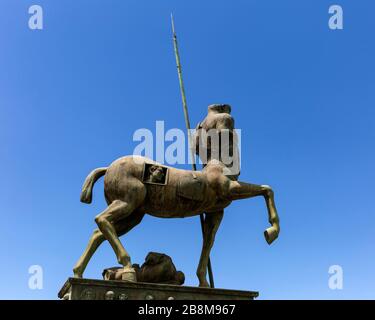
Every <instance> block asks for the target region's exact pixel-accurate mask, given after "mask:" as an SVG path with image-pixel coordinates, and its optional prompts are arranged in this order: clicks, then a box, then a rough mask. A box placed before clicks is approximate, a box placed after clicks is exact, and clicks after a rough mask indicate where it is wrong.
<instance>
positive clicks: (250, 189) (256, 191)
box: [228, 181, 280, 244]
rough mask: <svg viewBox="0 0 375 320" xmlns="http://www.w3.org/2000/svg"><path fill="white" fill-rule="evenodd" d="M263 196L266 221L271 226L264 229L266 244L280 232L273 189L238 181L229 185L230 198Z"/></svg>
mask: <svg viewBox="0 0 375 320" xmlns="http://www.w3.org/2000/svg"><path fill="white" fill-rule="evenodd" d="M258 196H263V197H264V199H265V200H266V204H267V210H268V221H269V223H270V224H271V227H269V228H267V229H266V230H265V231H264V236H265V238H266V241H267V243H268V244H271V243H272V242H273V241H274V240H276V238H277V237H278V235H279V233H280V224H279V216H278V214H277V210H276V205H275V200H274V194H273V190H272V188H271V187H270V186H268V185H257V184H251V183H245V182H239V181H232V182H231V184H230V187H229V196H228V198H229V199H230V200H238V199H246V198H251V197H258Z"/></svg>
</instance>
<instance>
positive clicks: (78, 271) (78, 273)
mask: <svg viewBox="0 0 375 320" xmlns="http://www.w3.org/2000/svg"><path fill="white" fill-rule="evenodd" d="M104 240H105V238H104V236H103V234H102V233H101V232H100V230H99V229H95V230H94V233H93V234H92V236H91V238H90V240H89V244H88V245H87V248H86V250H85V252H84V253H83V254H82V256H81V257H80V258H79V260H78V262H77V263H76V265H75V266H74V268H73V273H74V277H75V278H82V275H83V272H84V271H85V269H86V266H87V264H88V263H89V261H90V259H91V257H92V256H93V254H94V253H95V251H96V249H98V247H99V246H100V244H101V243H102V242H103V241H104Z"/></svg>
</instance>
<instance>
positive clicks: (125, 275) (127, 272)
mask: <svg viewBox="0 0 375 320" xmlns="http://www.w3.org/2000/svg"><path fill="white" fill-rule="evenodd" d="M121 280H122V281H128V282H137V275H136V273H135V270H134V268H129V267H125V268H123V269H122V270H121Z"/></svg>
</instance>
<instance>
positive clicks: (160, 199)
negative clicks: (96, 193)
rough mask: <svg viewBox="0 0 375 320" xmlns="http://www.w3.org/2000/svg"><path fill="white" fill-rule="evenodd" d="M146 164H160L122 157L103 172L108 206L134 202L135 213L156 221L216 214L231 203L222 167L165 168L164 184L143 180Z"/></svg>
mask: <svg viewBox="0 0 375 320" xmlns="http://www.w3.org/2000/svg"><path fill="white" fill-rule="evenodd" d="M145 163H148V164H152V165H160V164H158V163H157V162H154V161H152V160H150V159H148V158H145V157H140V156H125V157H122V158H120V159H117V160H116V161H114V162H113V163H112V164H111V165H110V166H109V167H108V168H107V170H106V173H105V177H104V193H105V197H106V200H107V203H108V205H110V204H111V203H112V202H113V201H115V200H122V201H125V202H132V203H136V205H135V207H136V209H137V210H138V211H141V212H144V213H146V214H149V215H152V216H155V217H159V218H184V217H190V216H195V215H199V214H200V213H202V212H207V213H209V212H216V211H218V210H220V209H224V208H225V207H227V206H228V205H229V204H230V203H231V201H230V200H229V199H228V198H227V197H226V195H227V194H228V192H229V184H230V179H229V178H228V177H227V176H225V175H224V174H223V166H222V165H221V164H220V163H213V164H212V165H208V166H206V167H205V168H204V169H203V170H202V171H191V170H182V169H176V168H173V167H169V166H163V167H165V168H167V170H168V174H167V178H166V179H167V181H166V184H165V185H158V184H147V183H145V182H144V181H143V175H144V167H145V166H144V165H145Z"/></svg>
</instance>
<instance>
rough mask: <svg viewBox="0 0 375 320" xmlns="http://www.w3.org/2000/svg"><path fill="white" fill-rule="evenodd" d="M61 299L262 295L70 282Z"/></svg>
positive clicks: (66, 283) (127, 283)
mask: <svg viewBox="0 0 375 320" xmlns="http://www.w3.org/2000/svg"><path fill="white" fill-rule="evenodd" d="M58 296H59V298H60V299H65V300H252V299H254V298H256V297H258V292H254V291H240V290H227V289H211V288H198V287H186V286H175V285H167V284H152V283H142V282H124V281H112V280H105V281H104V280H91V279H77V278H69V279H68V280H67V281H66V282H65V284H64V286H63V287H62V289H61V290H60V292H59V294H58Z"/></svg>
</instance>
